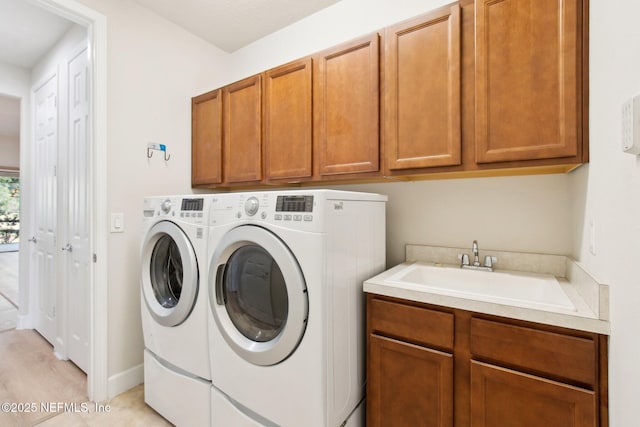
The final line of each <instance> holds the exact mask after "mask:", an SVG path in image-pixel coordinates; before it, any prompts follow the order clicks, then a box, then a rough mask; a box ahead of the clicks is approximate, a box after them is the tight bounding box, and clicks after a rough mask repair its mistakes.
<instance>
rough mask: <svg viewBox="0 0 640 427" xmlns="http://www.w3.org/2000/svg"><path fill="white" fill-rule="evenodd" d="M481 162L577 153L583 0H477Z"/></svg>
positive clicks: (477, 139) (477, 136) (477, 63)
mask: <svg viewBox="0 0 640 427" xmlns="http://www.w3.org/2000/svg"><path fill="white" fill-rule="evenodd" d="M475 5H476V6H475V7H476V9H475V23H476V71H475V72H476V78H475V84H476V161H477V162H478V163H487V162H501V161H509V160H529V159H547V158H557V157H567V156H575V155H577V154H578V145H579V143H580V141H581V138H582V136H581V123H579V120H580V119H581V111H582V110H581V108H582V99H581V92H580V91H581V88H582V83H581V64H582V57H581V55H582V47H581V46H582V44H581V40H582V39H581V36H580V34H581V33H582V27H581V25H582V18H581V13H582V10H581V5H580V0H502V1H494V0H477V1H476V3H475Z"/></svg>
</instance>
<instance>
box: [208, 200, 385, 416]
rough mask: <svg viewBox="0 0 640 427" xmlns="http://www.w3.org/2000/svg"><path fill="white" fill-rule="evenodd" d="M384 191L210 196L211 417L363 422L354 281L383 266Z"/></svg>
mask: <svg viewBox="0 0 640 427" xmlns="http://www.w3.org/2000/svg"><path fill="white" fill-rule="evenodd" d="M386 200H387V197H386V196H382V195H377V194H367V193H354V192H343V191H330V190H303V191H299V190H297V191H272V192H271V191H270V192H254V193H236V194H225V195H219V196H218V197H215V198H214V199H213V200H212V205H211V209H212V211H211V212H212V216H211V218H212V220H211V228H210V231H209V249H210V254H211V261H210V264H209V280H208V289H209V311H208V313H209V316H208V319H209V344H210V349H211V358H210V361H211V373H212V388H211V410H212V418H211V421H212V426H234V427H236V426H282V427H288V426H291V427H294V426H295V427H298V426H305V427H311V426H331V427H335V426H341V425H354V426H355V425H363V423H364V393H365V365H364V357H365V324H364V294H363V292H362V283H363V281H364V280H366V279H367V278H369V277H372V276H373V275H375V274H377V273H379V272H381V271H383V270H384V269H385V202H386Z"/></svg>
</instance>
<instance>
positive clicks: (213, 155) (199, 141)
mask: <svg viewBox="0 0 640 427" xmlns="http://www.w3.org/2000/svg"><path fill="white" fill-rule="evenodd" d="M191 117H192V122H191V183H192V184H193V185H202V184H205V185H207V184H220V183H221V182H222V91H221V90H220V89H218V90H213V91H211V92H208V93H205V94H202V95H200V96H197V97H195V98H193V99H192V100H191Z"/></svg>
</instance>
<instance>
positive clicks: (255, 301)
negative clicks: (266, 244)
mask: <svg viewBox="0 0 640 427" xmlns="http://www.w3.org/2000/svg"><path fill="white" fill-rule="evenodd" d="M223 280H224V284H223V289H222V293H223V298H224V300H225V301H226V305H225V307H226V309H227V313H228V314H229V318H230V319H231V322H232V323H233V324H234V325H235V327H236V328H237V329H238V331H240V333H242V335H244V336H245V337H247V338H248V339H250V340H253V341H257V342H267V341H271V340H272V339H274V338H275V337H277V336H278V334H279V333H280V332H281V331H282V328H283V327H284V325H285V322H286V320H287V312H288V311H289V301H288V298H287V285H286V284H285V282H284V277H283V276H282V271H281V270H280V267H279V266H278V263H277V262H276V261H275V260H274V259H273V257H272V256H271V255H269V254H268V253H267V251H265V250H264V248H262V247H260V246H256V245H247V246H243V247H241V248H240V249H237V250H236V251H235V252H234V253H233V254H232V255H231V257H230V258H229V261H228V262H227V267H226V269H225V274H224V278H223Z"/></svg>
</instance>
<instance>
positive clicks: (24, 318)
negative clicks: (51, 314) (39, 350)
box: [16, 313, 35, 329]
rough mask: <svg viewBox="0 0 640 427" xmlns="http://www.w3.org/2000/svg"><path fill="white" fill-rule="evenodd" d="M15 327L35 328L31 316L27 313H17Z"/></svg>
mask: <svg viewBox="0 0 640 427" xmlns="http://www.w3.org/2000/svg"><path fill="white" fill-rule="evenodd" d="M16 329H35V325H34V324H33V322H31V316H29V315H28V314H20V313H18V321H17V322H16Z"/></svg>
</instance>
